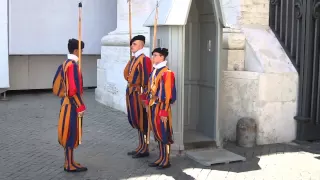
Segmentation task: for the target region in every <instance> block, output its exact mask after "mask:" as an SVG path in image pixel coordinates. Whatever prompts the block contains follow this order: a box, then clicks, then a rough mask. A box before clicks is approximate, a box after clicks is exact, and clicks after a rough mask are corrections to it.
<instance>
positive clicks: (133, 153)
mask: <svg viewBox="0 0 320 180" xmlns="http://www.w3.org/2000/svg"><path fill="white" fill-rule="evenodd" d="M127 154H128V156H132V155H135V154H137V152H136V151H130V152H128V153H127Z"/></svg>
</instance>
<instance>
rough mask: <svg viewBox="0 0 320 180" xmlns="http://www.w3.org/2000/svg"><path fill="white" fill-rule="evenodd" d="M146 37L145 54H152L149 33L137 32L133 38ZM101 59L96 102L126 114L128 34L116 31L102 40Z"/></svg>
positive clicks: (133, 34) (128, 55)
mask: <svg viewBox="0 0 320 180" xmlns="http://www.w3.org/2000/svg"><path fill="white" fill-rule="evenodd" d="M138 34H141V35H144V36H145V37H146V46H145V48H144V52H145V54H146V55H149V54H150V49H149V33H148V32H145V31H135V32H133V33H132V36H135V35H138ZM101 44H102V45H101V59H99V60H98V62H97V88H96V91H95V95H96V100H97V101H98V102H100V103H102V104H104V105H106V106H109V107H112V108H114V109H117V110H120V111H123V112H126V111H127V109H126V99H125V93H126V85H127V83H126V81H125V79H124V77H123V70H124V68H125V66H126V64H127V62H128V61H129V58H130V49H129V34H128V32H119V31H114V32H111V33H109V34H108V35H106V36H104V37H103V38H102V40H101Z"/></svg>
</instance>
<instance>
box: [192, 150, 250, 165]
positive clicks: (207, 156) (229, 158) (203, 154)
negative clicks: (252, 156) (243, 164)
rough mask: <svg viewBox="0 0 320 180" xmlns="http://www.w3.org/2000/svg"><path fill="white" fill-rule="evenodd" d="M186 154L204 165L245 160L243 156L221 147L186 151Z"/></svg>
mask: <svg viewBox="0 0 320 180" xmlns="http://www.w3.org/2000/svg"><path fill="white" fill-rule="evenodd" d="M186 155H187V156H188V157H189V158H191V159H193V160H194V161H196V162H198V163H200V164H202V165H204V166H211V165H214V164H221V163H230V162H235V161H245V160H246V158H245V157H242V156H240V155H237V154H235V153H233V152H230V151H227V150H225V149H222V148H214V149H205V150H198V151H188V152H186Z"/></svg>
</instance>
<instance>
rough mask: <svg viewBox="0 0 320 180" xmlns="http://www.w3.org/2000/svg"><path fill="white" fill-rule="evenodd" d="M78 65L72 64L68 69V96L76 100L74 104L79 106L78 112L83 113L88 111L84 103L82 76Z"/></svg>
mask: <svg viewBox="0 0 320 180" xmlns="http://www.w3.org/2000/svg"><path fill="white" fill-rule="evenodd" d="M78 69H79V68H78V65H77V64H76V63H72V65H70V66H69V67H68V69H67V78H68V81H67V82H68V87H69V88H68V96H69V97H72V98H73V99H74V102H75V104H76V106H77V112H82V111H84V110H86V106H85V104H84V103H83V100H82V97H81V91H82V88H83V87H82V83H81V82H80V81H81V80H82V76H81V74H80V72H79V70H78Z"/></svg>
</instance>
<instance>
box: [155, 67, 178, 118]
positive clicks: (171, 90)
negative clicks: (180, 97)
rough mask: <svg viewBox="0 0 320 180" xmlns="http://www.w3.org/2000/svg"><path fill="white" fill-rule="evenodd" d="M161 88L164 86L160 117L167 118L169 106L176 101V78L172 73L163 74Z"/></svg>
mask: <svg viewBox="0 0 320 180" xmlns="http://www.w3.org/2000/svg"><path fill="white" fill-rule="evenodd" d="M160 86H162V88H161V89H160V90H161V91H162V92H161V97H160V98H161V102H162V106H161V110H160V112H159V115H160V116H165V117H167V116H168V109H169V106H170V104H171V102H172V101H175V99H176V87H175V76H174V73H173V72H172V71H170V70H169V71H167V72H165V73H163V76H162V79H161V81H160Z"/></svg>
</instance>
